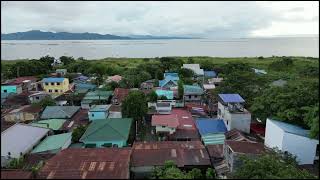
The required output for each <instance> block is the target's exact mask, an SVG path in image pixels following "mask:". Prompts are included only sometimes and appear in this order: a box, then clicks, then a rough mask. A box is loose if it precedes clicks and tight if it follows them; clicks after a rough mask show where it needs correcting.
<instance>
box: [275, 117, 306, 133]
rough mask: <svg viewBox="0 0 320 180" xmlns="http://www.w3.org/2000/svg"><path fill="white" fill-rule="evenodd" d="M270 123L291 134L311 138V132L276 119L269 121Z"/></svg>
mask: <svg viewBox="0 0 320 180" xmlns="http://www.w3.org/2000/svg"><path fill="white" fill-rule="evenodd" d="M269 121H271V122H273V123H274V124H275V125H277V126H278V127H279V128H281V129H282V130H283V131H285V132H287V133H291V134H297V135H300V136H304V137H309V130H306V129H303V128H301V127H299V126H296V125H292V124H289V123H285V122H281V121H278V120H274V119H269Z"/></svg>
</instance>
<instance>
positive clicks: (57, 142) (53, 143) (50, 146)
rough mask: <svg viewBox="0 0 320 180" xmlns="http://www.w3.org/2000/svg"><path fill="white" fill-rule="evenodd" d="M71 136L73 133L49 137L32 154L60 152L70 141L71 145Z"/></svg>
mask: <svg viewBox="0 0 320 180" xmlns="http://www.w3.org/2000/svg"><path fill="white" fill-rule="evenodd" d="M71 135H72V133H71V132H70V133H63V134H57V135H53V136H48V137H47V138H46V139H44V140H43V141H42V142H41V143H40V144H39V145H38V146H37V147H36V148H35V149H33V151H32V152H31V153H39V152H44V151H52V150H60V149H61V148H62V147H63V146H64V145H65V144H66V143H67V142H68V141H70V143H71ZM69 145H70V144H69Z"/></svg>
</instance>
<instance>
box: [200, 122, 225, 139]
mask: <svg viewBox="0 0 320 180" xmlns="http://www.w3.org/2000/svg"><path fill="white" fill-rule="evenodd" d="M196 126H197V128H198V129H199V132H200V134H201V136H205V135H207V134H214V133H225V132H227V128H226V126H225V124H224V122H223V120H221V119H211V118H197V119H196Z"/></svg>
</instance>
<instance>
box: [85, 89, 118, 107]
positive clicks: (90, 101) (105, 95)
mask: <svg viewBox="0 0 320 180" xmlns="http://www.w3.org/2000/svg"><path fill="white" fill-rule="evenodd" d="M112 95H113V91H103V90H95V91H89V92H88V93H87V94H86V95H85V96H84V97H83V99H82V101H81V108H82V109H90V107H91V106H92V105H95V104H96V105H98V104H109V101H111V97H112Z"/></svg>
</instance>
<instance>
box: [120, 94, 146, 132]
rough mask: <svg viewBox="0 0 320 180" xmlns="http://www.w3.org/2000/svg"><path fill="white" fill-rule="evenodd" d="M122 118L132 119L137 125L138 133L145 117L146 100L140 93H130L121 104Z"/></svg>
mask: <svg viewBox="0 0 320 180" xmlns="http://www.w3.org/2000/svg"><path fill="white" fill-rule="evenodd" d="M121 109H122V116H123V117H130V118H133V119H134V121H135V122H137V123H138V129H137V131H138V132H140V131H139V130H140V128H143V127H142V125H143V124H142V123H143V117H144V116H145V115H146V113H147V111H148V108H147V100H146V97H145V95H144V94H143V93H142V92H141V91H131V92H129V94H128V96H127V97H126V98H125V99H124V101H123V102H122V108H121Z"/></svg>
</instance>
